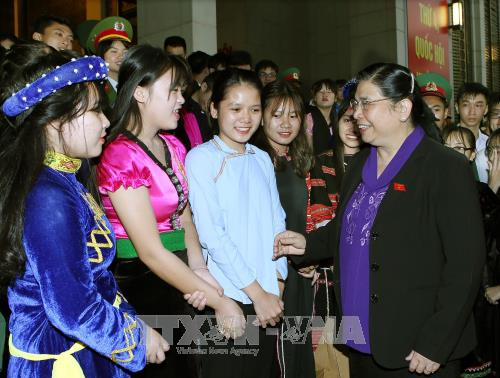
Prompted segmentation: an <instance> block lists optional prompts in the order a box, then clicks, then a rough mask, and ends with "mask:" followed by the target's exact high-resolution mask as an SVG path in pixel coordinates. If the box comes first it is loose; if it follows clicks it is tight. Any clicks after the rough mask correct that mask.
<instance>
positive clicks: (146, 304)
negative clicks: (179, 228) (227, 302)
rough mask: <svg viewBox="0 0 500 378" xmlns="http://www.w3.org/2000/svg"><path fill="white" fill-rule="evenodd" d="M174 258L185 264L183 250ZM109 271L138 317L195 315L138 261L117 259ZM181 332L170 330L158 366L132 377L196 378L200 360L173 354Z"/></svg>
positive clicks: (185, 253) (185, 254)
mask: <svg viewBox="0 0 500 378" xmlns="http://www.w3.org/2000/svg"><path fill="white" fill-rule="evenodd" d="M175 254H176V255H177V256H178V257H179V258H180V259H181V260H183V261H184V262H185V263H187V252H186V250H183V251H178V252H175ZM113 271H114V274H115V278H116V281H117V282H118V285H119V287H120V290H121V292H122V293H123V295H124V296H125V298H126V299H127V301H128V302H129V303H130V304H131V305H132V306H133V307H134V308H135V309H136V311H137V313H138V314H139V315H190V316H194V315H195V310H194V309H193V308H192V307H191V306H190V305H189V304H188V303H187V302H186V301H185V300H184V298H183V295H182V293H181V292H180V291H179V290H177V289H175V288H174V287H172V286H170V285H169V284H167V283H166V282H165V281H163V280H162V279H160V278H158V276H156V274H154V273H153V272H151V271H150V270H149V269H148V268H147V267H146V266H145V265H144V264H143V263H142V262H141V261H140V260H139V259H138V258H137V259H127V260H122V259H118V260H117V261H116V262H115V265H114V269H113ZM158 331H159V332H161V330H158ZM184 332H185V329H184V327H183V326H182V323H180V327H179V328H175V329H174V332H173V339H174V344H173V345H172V344H171V345H170V350H169V351H168V352H167V353H166V358H165V361H164V362H163V363H162V364H159V365H157V364H148V365H146V368H145V369H144V370H142V371H141V372H139V373H136V374H134V375H133V376H134V377H138V378H163V377H168V378H170V377H183V378H184V377H185V378H198V377H199V369H200V358H199V357H198V356H197V355H192V354H178V353H177V348H176V346H177V345H176V344H177V342H178V341H179V340H180V338H181V337H182V335H183V334H184ZM193 347H196V346H195V345H193Z"/></svg>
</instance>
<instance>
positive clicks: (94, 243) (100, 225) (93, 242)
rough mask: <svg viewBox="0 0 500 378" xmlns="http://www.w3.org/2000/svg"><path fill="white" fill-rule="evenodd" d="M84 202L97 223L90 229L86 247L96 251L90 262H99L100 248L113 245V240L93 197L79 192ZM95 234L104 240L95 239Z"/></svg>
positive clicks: (102, 213) (100, 261)
mask: <svg viewBox="0 0 500 378" xmlns="http://www.w3.org/2000/svg"><path fill="white" fill-rule="evenodd" d="M81 194H82V197H83V199H84V200H85V202H86V203H87V204H88V205H89V207H90V209H91V210H92V212H93V213H94V220H95V222H96V224H97V229H95V230H92V231H91V233H90V241H88V242H87V247H91V248H94V250H95V251H96V253H97V257H95V258H89V261H90V262H93V263H97V264H100V263H102V262H103V261H104V259H103V257H102V251H101V248H111V247H113V241H112V240H111V238H110V237H109V235H110V234H111V230H110V229H109V228H108V225H107V224H106V221H105V220H104V212H103V211H102V209H101V208H100V207H99V205H98V204H97V202H96V201H95V199H94V197H92V195H91V194H90V193H81ZM97 235H100V236H102V237H104V239H105V241H104V242H99V241H98V240H97Z"/></svg>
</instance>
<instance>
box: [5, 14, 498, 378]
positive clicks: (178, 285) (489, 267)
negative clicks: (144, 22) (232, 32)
mask: <svg viewBox="0 0 500 378" xmlns="http://www.w3.org/2000/svg"><path fill="white" fill-rule="evenodd" d="M33 29H34V32H33V35H32V40H30V41H24V40H20V39H18V38H17V37H15V36H13V35H0V45H1V48H0V104H1V110H0V162H1V163H0V191H1V193H2V196H0V217H1V219H2V222H1V224H0V286H1V288H2V292H1V296H2V301H0V303H4V304H5V305H2V306H1V307H0V309H1V311H2V314H3V315H4V316H5V318H6V319H7V321H8V327H7V329H5V324H4V327H3V329H2V322H0V355H1V354H2V353H1V352H2V347H3V346H5V347H6V350H7V351H8V353H5V355H6V356H7V358H6V361H4V364H3V365H4V366H3V368H4V373H6V374H7V377H30V378H32V377H69V378H71V377H79V378H81V377H129V376H134V377H177V376H178V377H193V378H199V377H203V378H211V377H249V378H250V377H252V378H253V377H257V376H259V377H269V378H275V377H283V378H287V377H297V378H313V377H318V378H321V377H325V378H326V377H342V378H344V377H352V378H360V377H370V378H372V377H414V376H418V375H419V374H425V375H433V376H436V377H454V378H456V377H494V376H497V375H498V374H500V327H499V326H500V312H499V311H498V304H499V301H500V259H499V256H498V255H499V252H500V244H499V242H500V240H499V237H500V212H499V210H500V198H499V188H500V94H499V93H492V92H490V90H489V89H488V88H486V87H485V86H484V85H482V84H481V83H474V82H466V83H464V84H463V85H462V86H461V87H460V88H456V90H455V91H454V92H455V98H454V99H452V92H453V91H452V88H451V87H450V86H449V83H448V82H447V81H446V79H444V78H442V77H440V76H439V75H435V74H432V73H430V74H425V75H422V76H419V77H415V76H414V74H413V73H412V72H411V71H410V70H409V69H408V68H407V67H403V66H401V65H398V64H395V63H374V64H371V65H369V66H367V67H366V68H364V69H363V70H361V71H360V72H358V73H357V74H356V76H355V77H353V78H351V79H349V80H345V79H337V80H332V79H330V78H324V79H319V80H317V81H315V82H314V84H313V85H312V87H311V88H310V91H308V90H307V88H305V87H304V85H303V83H302V81H301V77H300V70H299V69H298V68H296V67H288V68H286V69H281V70H280V68H279V66H278V65H277V64H276V63H275V62H274V61H272V60H270V59H267V58H266V59H262V60H260V61H259V62H258V63H257V64H255V65H254V64H253V61H252V57H251V55H250V54H249V53H248V52H246V51H243V50H241V51H233V52H231V53H230V54H226V53H225V52H219V53H217V54H215V55H209V54H207V53H205V52H202V51H195V52H193V53H191V54H189V55H188V54H187V48H186V42H185V40H184V39H183V38H182V37H180V36H169V37H167V38H166V39H165V41H164V46H163V48H159V47H153V46H150V45H135V46H134V45H133V28H132V26H131V24H130V23H129V22H128V21H127V20H126V19H124V18H121V17H108V18H105V19H103V20H95V21H94V20H89V21H85V22H84V23H82V24H81V25H79V26H78V27H77V28H76V29H74V28H73V26H72V25H71V24H70V23H69V21H68V20H66V19H64V18H61V17H55V16H43V17H41V18H39V19H38V20H37V21H36V23H35V25H34V28H33ZM73 30H75V33H74V31H73ZM73 38H78V40H79V45H80V46H82V51H79V52H77V51H74V50H73V48H72V47H73ZM452 107H453V108H452ZM451 110H454V113H455V116H456V118H457V122H454V121H453V120H452V118H451V113H453V112H452V111H451ZM147 315H174V316H190V317H193V318H194V317H195V316H197V315H204V316H208V318H207V319H208V320H207V322H206V323H205V324H203V327H202V328H201V331H202V333H203V334H204V335H208V334H209V333H210V332H211V330H213V329H216V330H218V333H220V337H215V338H208V339H207V340H205V341H206V342H203V343H199V342H198V343H195V342H194V341H193V342H192V344H190V345H182V346H183V347H186V346H188V347H190V348H188V350H191V351H195V352H193V353H185V349H182V348H178V346H179V345H180V344H179V342H180V340H181V339H182V336H183V335H184V334H185V333H186V331H187V329H186V328H184V327H185V326H184V325H182V324H180V325H179V327H178V328H175V329H174V332H173V335H169V337H170V338H169V340H168V341H169V342H167V341H166V338H167V335H166V334H163V335H162V334H161V332H160V330H158V329H155V328H152V327H150V326H149V325H147V324H146V323H145V322H144V321H143V320H141V318H140V316H147ZM313 316H316V317H320V318H322V319H323V320H324V322H323V325H322V326H321V327H319V328H318V327H317V328H315V327H312V326H311V323H310V322H308V320H309V319H312V317H313ZM332 317H336V319H337V321H336V322H335V324H333V325H332V323H331V322H328V321H327V320H328V319H331V318H332ZM1 319H3V317H2V318H0V320H1ZM292 319H293V320H292ZM302 319H305V321H302ZM349 319H351V320H352V319H356V320H355V322H354V323H349V324H350V325H349V326H347V325H346V324H347V323H348V322H350V321H351V320H349ZM344 321H345V323H344V326H342V324H343V322H344ZM4 323H5V322H4ZM329 325H331V327H330V326H329ZM250 327H254V328H255V329H256V330H257V333H258V345H250V344H249V343H248V342H241V340H245V334H246V332H248V331H249V329H250ZM353 330H354V331H353ZM355 330H359V331H360V333H356V331H355ZM329 333H333V334H334V335H335V340H336V343H335V345H332V343H331V337H330V338H328V334H329ZM299 336H303V337H302V338H300V337H299ZM360 336H361V337H360ZM220 338H223V339H224V340H225V342H224V343H220ZM298 338H300V341H298ZM325 339H330V342H324V341H325ZM255 350H256V352H255ZM0 361H1V360H0ZM0 371H1V364H0Z"/></svg>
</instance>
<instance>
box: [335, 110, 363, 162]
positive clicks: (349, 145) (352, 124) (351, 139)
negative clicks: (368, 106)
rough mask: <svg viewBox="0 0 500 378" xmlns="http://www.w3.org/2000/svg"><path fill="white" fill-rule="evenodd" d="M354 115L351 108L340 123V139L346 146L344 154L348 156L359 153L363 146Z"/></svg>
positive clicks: (340, 119)
mask: <svg viewBox="0 0 500 378" xmlns="http://www.w3.org/2000/svg"><path fill="white" fill-rule="evenodd" d="M353 114H354V111H353V110H352V108H349V109H347V110H346V112H345V113H344V114H343V115H342V116H341V117H340V118H339V121H338V128H339V137H340V140H341V141H342V143H343V145H344V153H345V154H348V155H352V154H354V153H356V152H358V151H359V146H360V145H361V138H360V135H359V130H358V127H357V125H356V121H355V120H354V117H353Z"/></svg>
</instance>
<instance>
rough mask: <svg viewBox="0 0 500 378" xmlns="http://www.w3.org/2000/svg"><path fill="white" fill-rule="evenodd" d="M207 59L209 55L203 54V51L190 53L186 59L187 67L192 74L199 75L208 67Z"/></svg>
mask: <svg viewBox="0 0 500 378" xmlns="http://www.w3.org/2000/svg"><path fill="white" fill-rule="evenodd" d="M209 59H210V55H208V54H207V53H204V52H203V51H195V52H193V53H191V54H190V55H189V56H188V58H187V61H188V63H189V66H190V67H191V72H192V73H194V74H199V73H201V72H202V71H203V70H204V69H205V68H207V67H208V61H209Z"/></svg>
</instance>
